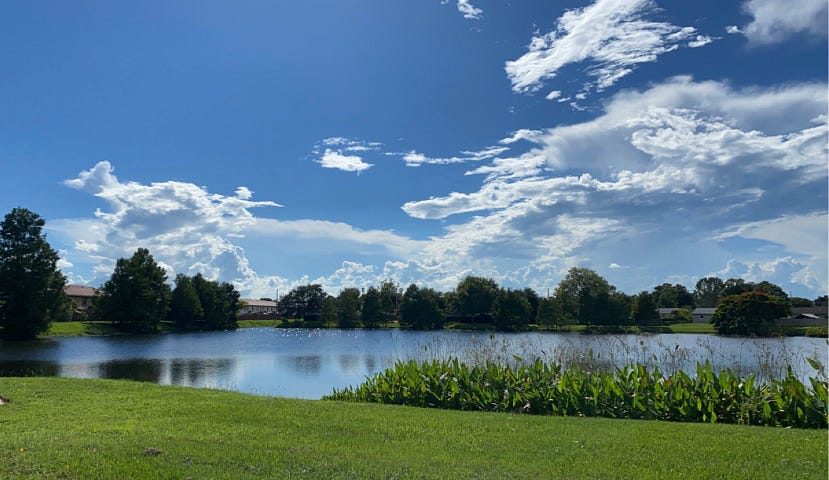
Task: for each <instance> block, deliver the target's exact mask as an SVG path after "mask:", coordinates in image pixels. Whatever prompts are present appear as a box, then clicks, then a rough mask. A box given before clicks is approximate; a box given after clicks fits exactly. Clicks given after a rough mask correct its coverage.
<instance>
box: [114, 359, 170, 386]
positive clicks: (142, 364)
mask: <svg viewBox="0 0 829 480" xmlns="http://www.w3.org/2000/svg"><path fill="white" fill-rule="evenodd" d="M163 373H164V367H163V364H162V362H161V360H157V359H131V360H110V361H108V362H103V363H100V364H98V377H99V378H109V379H124V380H137V381H139V382H153V383H161V378H162V374H163Z"/></svg>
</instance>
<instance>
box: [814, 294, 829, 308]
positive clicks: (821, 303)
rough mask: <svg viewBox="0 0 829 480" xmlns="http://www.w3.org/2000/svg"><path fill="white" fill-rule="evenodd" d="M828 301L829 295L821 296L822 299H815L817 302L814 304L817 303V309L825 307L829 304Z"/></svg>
mask: <svg viewBox="0 0 829 480" xmlns="http://www.w3.org/2000/svg"><path fill="white" fill-rule="evenodd" d="M827 299H829V295H822V296H820V297H817V298H816V299H815V302H814V303H815V306H816V307H823V306H825V305H826V304H827V303H829V300H827Z"/></svg>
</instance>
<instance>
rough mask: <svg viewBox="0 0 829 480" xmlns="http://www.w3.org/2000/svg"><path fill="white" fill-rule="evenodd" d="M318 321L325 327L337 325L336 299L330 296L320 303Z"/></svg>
mask: <svg viewBox="0 0 829 480" xmlns="http://www.w3.org/2000/svg"><path fill="white" fill-rule="evenodd" d="M320 319H321V320H322V321H323V322H324V323H325V326H326V327H330V326H332V325H336V324H337V299H336V298H334V297H332V296H330V295H329V296H327V297H325V299H324V300H323V301H322V308H321V310H320Z"/></svg>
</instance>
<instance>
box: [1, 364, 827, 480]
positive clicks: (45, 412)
mask: <svg viewBox="0 0 829 480" xmlns="http://www.w3.org/2000/svg"><path fill="white" fill-rule="evenodd" d="M0 395H2V396H4V397H6V398H8V399H10V400H11V403H8V404H6V405H0V423H2V428H0V477H1V478H84V479H86V478H186V477H190V478H326V479H327V478H497V479H501V478H751V479H762V478H769V479H777V478H816V479H825V478H826V477H827V437H826V432H825V431H815V430H797V429H792V430H789V429H780V428H759V427H742V426H733V425H708V424H683V423H669V422H650V421H630V420H608V419H596V418H561V417H543V416H519V415H511V414H493V413H474V412H455V411H443V410H427V409H418V408H409V407H398V406H384V405H372V404H351V403H340V402H326V401H307V400H289V399H279V398H265V397H256V396H251V395H244V394H238V393H232V392H219V391H210V390H195V389H185V388H178V387H163V386H157V385H153V384H141V383H133V382H124V381H111V380H76V379H60V378H25V379H18V378H0Z"/></svg>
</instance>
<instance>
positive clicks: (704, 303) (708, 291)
mask: <svg viewBox="0 0 829 480" xmlns="http://www.w3.org/2000/svg"><path fill="white" fill-rule="evenodd" d="M724 288H725V282H723V281H722V280H721V279H719V278H717V277H705V278H700V279H699V280H698V281H697V284H696V286H695V287H694V306H695V307H707V308H713V307H716V306H717V302H719V301H720V297H721V296H722V291H723V289H724Z"/></svg>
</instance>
